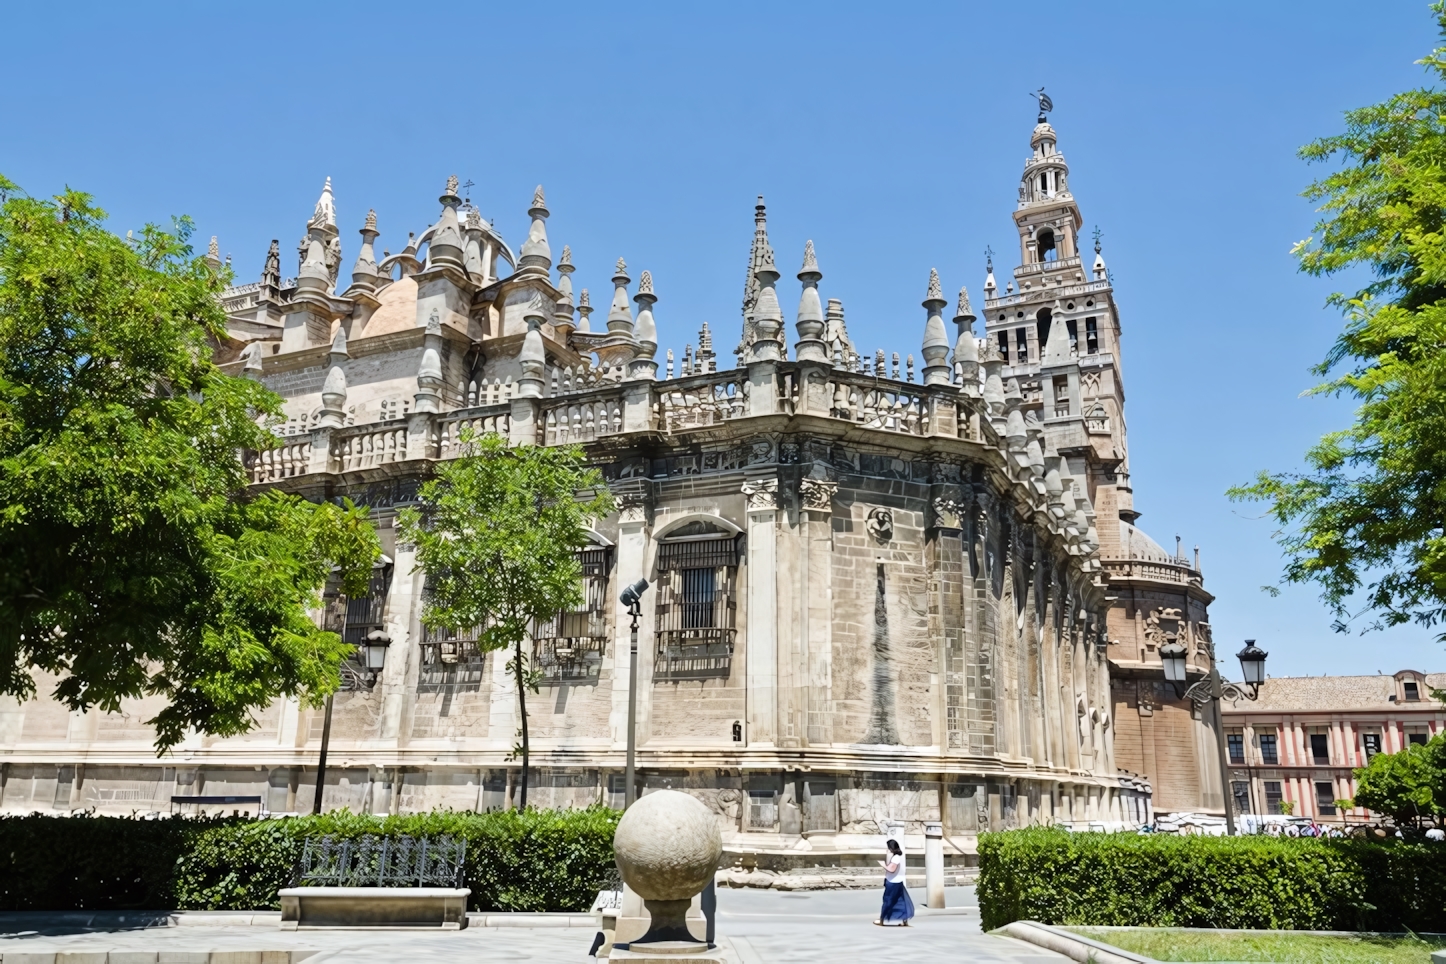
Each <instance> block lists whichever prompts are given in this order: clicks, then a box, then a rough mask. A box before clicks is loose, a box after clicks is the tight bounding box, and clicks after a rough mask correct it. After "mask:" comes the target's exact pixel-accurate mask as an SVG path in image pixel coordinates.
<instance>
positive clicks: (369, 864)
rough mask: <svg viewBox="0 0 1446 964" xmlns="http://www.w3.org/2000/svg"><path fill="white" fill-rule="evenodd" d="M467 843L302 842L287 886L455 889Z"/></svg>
mask: <svg viewBox="0 0 1446 964" xmlns="http://www.w3.org/2000/svg"><path fill="white" fill-rule="evenodd" d="M466 858H467V841H466V839H463V838H454V837H449V836H442V837H421V838H417V837H408V836H397V837H382V836H377V835H375V834H366V835H364V836H361V837H344V838H343V837H336V836H332V835H327V836H321V837H307V838H306V843H305V846H304V847H303V848H302V852H301V864H300V865H299V866H298V868H297V871H296V874H295V877H294V879H293V884H297V885H301V886H315V887H461V886H462V875H463V869H464V863H465V861H466Z"/></svg>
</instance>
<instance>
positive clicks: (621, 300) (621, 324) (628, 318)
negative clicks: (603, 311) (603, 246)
mask: <svg viewBox="0 0 1446 964" xmlns="http://www.w3.org/2000/svg"><path fill="white" fill-rule="evenodd" d="M613 272H614V273H613V304H612V307H611V308H609V309H608V331H619V332H622V333H623V334H625V335H631V334H632V333H633V310H632V309H631V308H629V307H628V283H629V282H630V281H632V280H633V279H632V278H629V277H628V265H627V262H625V261H623V259H622V258H618V263H617V267H615V268H614V269H613Z"/></svg>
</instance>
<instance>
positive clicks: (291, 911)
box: [279, 887, 472, 930]
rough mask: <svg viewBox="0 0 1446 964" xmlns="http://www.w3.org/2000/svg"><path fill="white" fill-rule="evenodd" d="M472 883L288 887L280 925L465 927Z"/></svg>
mask: <svg viewBox="0 0 1446 964" xmlns="http://www.w3.org/2000/svg"><path fill="white" fill-rule="evenodd" d="M471 894H472V891H471V889H470V888H468V887H286V888H284V889H282V890H281V891H280V893H279V896H280V897H281V929H282V930H296V929H298V928H302V927H436V928H440V929H441V930H461V929H462V928H464V927H466V926H467V898H468V897H470V896H471Z"/></svg>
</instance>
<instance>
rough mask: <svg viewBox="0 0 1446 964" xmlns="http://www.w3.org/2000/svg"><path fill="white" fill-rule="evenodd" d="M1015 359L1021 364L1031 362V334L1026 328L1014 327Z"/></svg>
mask: <svg viewBox="0 0 1446 964" xmlns="http://www.w3.org/2000/svg"><path fill="white" fill-rule="evenodd" d="M1014 360H1015V362H1017V363H1018V364H1020V365H1026V364H1028V363H1029V336H1028V335H1027V334H1026V329H1024V328H1016V329H1014Z"/></svg>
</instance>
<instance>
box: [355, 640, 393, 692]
mask: <svg viewBox="0 0 1446 964" xmlns="http://www.w3.org/2000/svg"><path fill="white" fill-rule="evenodd" d="M391 644H392V637H390V636H388V635H387V634H386V633H384V632H382V631H381V630H380V629H373V630H372V631H371V632H369V633H367V638H366V640H365V641H363V642H362V644H361V646H360V647H358V648H359V649H360V650H361V654H360V655H361V657H362V665H363V666H365V667H366V670H367V672H368V673H370V674H371V680H370V682H371V683H372V684H375V683H376V681H377V676H378V675H379V674H380V673H381V671H382V668H383V667H384V666H386V664H387V647H388V646H390V645H391Z"/></svg>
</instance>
